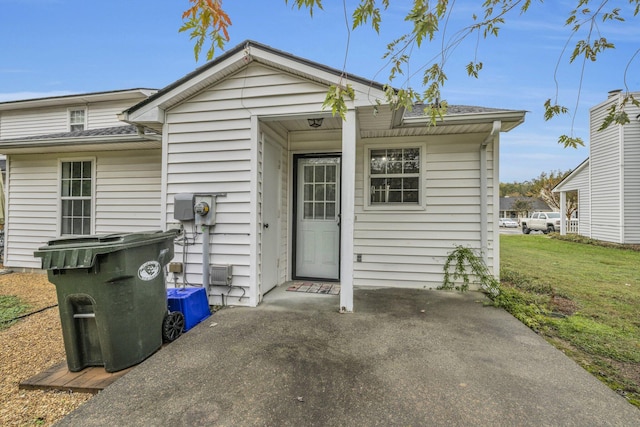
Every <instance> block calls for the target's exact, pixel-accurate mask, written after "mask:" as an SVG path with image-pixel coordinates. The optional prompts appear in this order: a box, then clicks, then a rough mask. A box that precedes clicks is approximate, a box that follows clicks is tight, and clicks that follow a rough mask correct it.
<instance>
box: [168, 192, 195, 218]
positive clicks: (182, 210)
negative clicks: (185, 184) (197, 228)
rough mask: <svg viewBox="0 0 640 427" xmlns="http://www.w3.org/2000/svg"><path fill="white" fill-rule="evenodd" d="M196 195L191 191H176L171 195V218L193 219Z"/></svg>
mask: <svg viewBox="0 0 640 427" xmlns="http://www.w3.org/2000/svg"><path fill="white" fill-rule="evenodd" d="M195 200H196V196H195V195H194V194H193V193H178V194H176V195H175V196H174V197H173V218H174V219H176V220H178V221H193V219H194V216H195V213H194V209H193V207H194V205H195Z"/></svg>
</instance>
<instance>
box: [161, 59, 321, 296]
mask: <svg viewBox="0 0 640 427" xmlns="http://www.w3.org/2000/svg"><path fill="white" fill-rule="evenodd" d="M325 96H326V87H323V86H320V85H316V84H312V83H309V82H307V81H304V80H301V79H299V78H296V77H293V76H289V75H286V74H282V73H280V72H276V71H274V70H271V69H269V68H267V67H264V66H261V65H257V64H252V65H249V66H248V67H247V68H246V69H244V70H242V71H241V72H239V73H237V74H235V75H233V76H231V77H229V78H227V79H225V80H223V81H221V82H220V83H218V84H217V85H215V86H213V87H211V88H209V89H208V90H205V91H203V92H201V93H199V94H198V95H196V96H195V97H193V98H192V99H190V100H189V101H186V102H184V103H182V104H180V105H178V106H177V107H175V108H173V109H171V110H169V111H167V112H166V114H167V124H166V125H165V126H166V129H165V134H166V136H167V143H168V146H167V188H166V191H167V202H168V206H167V218H166V221H168V222H173V221H174V220H173V196H174V195H175V194H177V193H181V192H189V193H198V192H205V193H226V196H225V197H218V199H217V214H216V221H217V223H216V225H215V229H214V231H213V232H212V234H211V248H210V255H211V259H210V262H211V263H212V264H232V265H233V285H234V288H232V289H231V290H229V289H228V288H216V287H213V288H212V295H220V293H224V294H225V295H226V294H228V295H229V296H228V297H225V302H227V303H229V304H241V305H248V304H250V301H249V295H250V289H251V287H253V286H256V284H255V283H252V280H251V262H250V261H251V259H252V258H251V239H250V236H251V234H252V232H253V230H251V218H252V215H255V214H257V213H252V212H251V191H252V188H251V185H252V176H253V173H254V171H252V170H251V158H252V150H254V149H256V147H254V146H253V145H252V137H253V135H252V134H251V116H252V115H261V114H297V113H304V112H305V111H309V112H317V111H319V110H320V106H321V105H322V102H323V101H324V98H325ZM176 251H177V256H182V254H181V253H180V252H179V251H180V248H176ZM258 258H259V254H258ZM201 262H202V246H201V240H199V241H198V242H196V245H195V246H192V247H190V248H189V252H188V256H187V264H188V265H187V267H186V271H187V279H188V281H189V283H195V284H200V283H201V282H202V276H201ZM243 288H244V289H243ZM243 294H244V297H242V296H243ZM240 297H242V298H240ZM218 303H219V301H218Z"/></svg>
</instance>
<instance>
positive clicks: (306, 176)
mask: <svg viewBox="0 0 640 427" xmlns="http://www.w3.org/2000/svg"><path fill="white" fill-rule="evenodd" d="M295 209H296V253H295V260H296V264H295V267H296V269H295V276H296V277H298V278H312V279H332V280H337V279H338V278H339V277H340V274H339V273H340V157H314V158H310V157H304V158H298V159H297V177H296V207H295Z"/></svg>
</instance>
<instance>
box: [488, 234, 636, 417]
mask: <svg viewBox="0 0 640 427" xmlns="http://www.w3.org/2000/svg"><path fill="white" fill-rule="evenodd" d="M500 244H501V248H500V253H501V273H500V274H501V282H502V289H503V293H502V295H501V296H500V297H498V298H497V300H496V302H497V303H498V304H499V305H501V306H503V307H505V308H506V309H507V310H508V311H509V312H511V313H512V314H513V315H514V316H515V317H517V318H518V319H520V320H521V321H522V322H523V323H525V324H526V325H528V326H529V327H531V328H532V329H534V330H536V331H537V332H539V333H540V334H541V335H542V336H544V337H545V338H546V339H547V340H548V341H549V342H551V343H552V344H553V345H555V346H556V347H557V348H559V349H560V350H562V351H564V352H565V353H566V354H567V355H568V356H569V357H571V358H573V359H574V360H575V361H576V362H577V363H579V364H580V365H581V366H583V367H584V368H585V369H586V370H588V371H589V372H591V373H592V374H593V375H595V376H596V377H598V378H599V379H600V380H602V381H603V382H605V383H606V384H607V385H609V387H611V388H612V389H614V390H616V391H617V392H618V393H620V394H621V395H623V396H625V397H626V398H627V399H628V400H629V402H631V403H632V404H634V405H636V406H638V407H640V252H637V251H632V250H628V249H620V248H612V247H601V246H595V245H589V244H584V243H575V242H572V241H564V240H558V239H555V238H550V237H548V236H545V235H501V236H500Z"/></svg>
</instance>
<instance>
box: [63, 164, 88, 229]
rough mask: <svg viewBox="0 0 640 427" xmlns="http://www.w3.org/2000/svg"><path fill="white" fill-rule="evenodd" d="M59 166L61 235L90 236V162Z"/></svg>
mask: <svg viewBox="0 0 640 427" xmlns="http://www.w3.org/2000/svg"><path fill="white" fill-rule="evenodd" d="M61 166H62V173H61V182H60V196H61V218H60V221H61V222H60V231H61V234H62V235H83V234H91V205H92V200H93V194H92V193H93V179H92V170H93V165H92V162H91V161H89V160H85V161H72V162H62V164H61Z"/></svg>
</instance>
